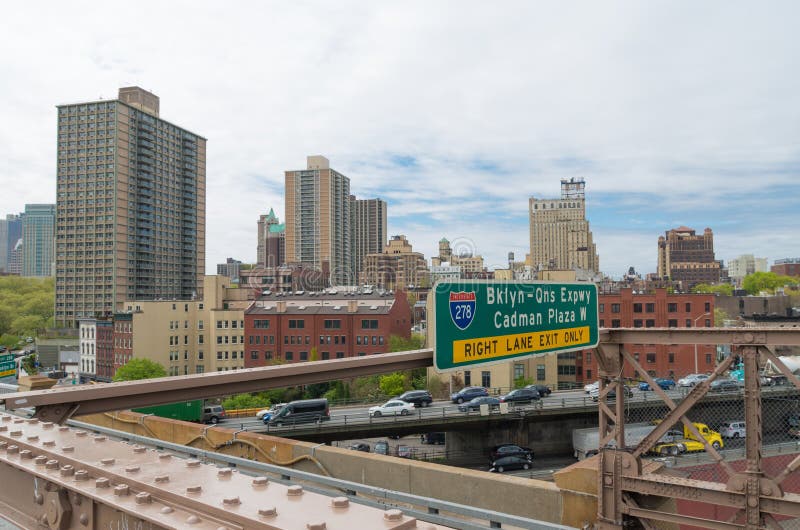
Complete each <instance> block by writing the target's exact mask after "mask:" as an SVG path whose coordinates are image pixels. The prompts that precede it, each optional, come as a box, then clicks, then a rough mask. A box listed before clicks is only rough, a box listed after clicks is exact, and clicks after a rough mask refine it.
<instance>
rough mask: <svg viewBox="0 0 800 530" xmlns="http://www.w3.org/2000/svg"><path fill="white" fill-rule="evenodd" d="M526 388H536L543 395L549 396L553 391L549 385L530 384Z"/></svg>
mask: <svg viewBox="0 0 800 530" xmlns="http://www.w3.org/2000/svg"><path fill="white" fill-rule="evenodd" d="M525 388H530V389H532V390H536V391H537V392H539V395H540V396H541V397H547V396H549V395H550V394H552V393H553V390H552V389H551V388H550V387H549V386H547V385H528V386H526V387H525Z"/></svg>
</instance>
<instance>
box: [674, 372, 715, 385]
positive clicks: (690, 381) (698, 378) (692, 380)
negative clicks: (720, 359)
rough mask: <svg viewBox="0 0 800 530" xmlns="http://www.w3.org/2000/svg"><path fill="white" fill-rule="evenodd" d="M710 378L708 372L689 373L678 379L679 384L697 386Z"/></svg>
mask: <svg viewBox="0 0 800 530" xmlns="http://www.w3.org/2000/svg"><path fill="white" fill-rule="evenodd" d="M706 379H708V375H706V374H689V375H687V376H686V377H684V378H681V379H678V386H695V385H697V384H700V383H702V382H703V381H705V380H706Z"/></svg>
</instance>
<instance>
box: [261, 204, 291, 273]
mask: <svg viewBox="0 0 800 530" xmlns="http://www.w3.org/2000/svg"><path fill="white" fill-rule="evenodd" d="M256 263H258V265H260V266H261V267H280V266H281V265H283V264H284V263H286V225H285V224H283V223H281V222H280V221H279V220H278V216H276V215H275V212H274V211H273V210H272V208H270V209H269V213H268V214H266V215H262V216H260V217H259V218H258V247H257V249H256Z"/></svg>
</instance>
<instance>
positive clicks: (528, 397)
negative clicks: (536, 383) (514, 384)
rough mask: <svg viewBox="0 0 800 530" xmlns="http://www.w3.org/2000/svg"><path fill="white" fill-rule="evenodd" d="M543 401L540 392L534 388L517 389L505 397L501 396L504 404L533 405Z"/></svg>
mask: <svg viewBox="0 0 800 530" xmlns="http://www.w3.org/2000/svg"><path fill="white" fill-rule="evenodd" d="M539 399H541V396H539V392H538V391H536V390H534V389H532V388H517V389H516V390H512V391H511V392H509V393H508V394H506V395H505V396H500V401H501V402H502V403H533V402H534V401H537V400H539Z"/></svg>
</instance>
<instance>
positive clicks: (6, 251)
mask: <svg viewBox="0 0 800 530" xmlns="http://www.w3.org/2000/svg"><path fill="white" fill-rule="evenodd" d="M23 215H24V214H23ZM20 239H22V216H21V215H17V214H8V215H6V218H5V219H0V272H11V271H10V270H9V266H8V265H9V262H10V261H11V252H12V251H13V250H14V247H15V246H16V245H17V241H19V240H20Z"/></svg>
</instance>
